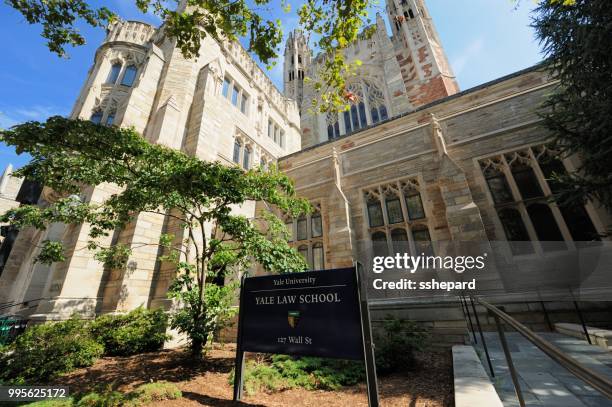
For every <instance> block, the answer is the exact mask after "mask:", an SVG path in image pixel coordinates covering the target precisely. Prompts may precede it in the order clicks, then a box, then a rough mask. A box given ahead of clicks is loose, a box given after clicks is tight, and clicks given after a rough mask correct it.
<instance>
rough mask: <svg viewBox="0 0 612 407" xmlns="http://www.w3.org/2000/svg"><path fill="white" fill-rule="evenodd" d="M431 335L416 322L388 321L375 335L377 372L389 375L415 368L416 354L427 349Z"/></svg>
mask: <svg viewBox="0 0 612 407" xmlns="http://www.w3.org/2000/svg"><path fill="white" fill-rule="evenodd" d="M428 338H429V334H428V333H427V331H426V330H425V329H423V328H422V327H421V326H419V325H418V324H417V323H416V322H414V321H407V320H400V319H397V318H390V319H387V320H386V321H385V322H384V323H383V329H382V330H379V331H376V332H375V335H374V343H375V353H376V371H377V372H378V373H379V374H388V373H393V372H397V371H405V370H410V369H412V368H414V366H415V362H416V359H415V352H416V351H422V350H423V349H424V348H425V344H426V343H427V339H428Z"/></svg>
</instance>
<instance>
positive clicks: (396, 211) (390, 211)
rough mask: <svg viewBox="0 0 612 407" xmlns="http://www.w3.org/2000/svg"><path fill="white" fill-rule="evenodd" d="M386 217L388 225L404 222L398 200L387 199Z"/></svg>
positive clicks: (394, 198)
mask: <svg viewBox="0 0 612 407" xmlns="http://www.w3.org/2000/svg"><path fill="white" fill-rule="evenodd" d="M385 202H386V204H387V216H388V217H389V223H390V224H394V223H400V222H403V221H404V215H403V214H402V204H401V203H400V200H399V198H397V197H393V198H387V199H386V201H385Z"/></svg>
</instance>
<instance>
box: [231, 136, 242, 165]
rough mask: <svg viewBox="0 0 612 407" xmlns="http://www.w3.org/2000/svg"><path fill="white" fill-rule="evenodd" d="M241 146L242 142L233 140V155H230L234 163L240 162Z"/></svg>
mask: <svg viewBox="0 0 612 407" xmlns="http://www.w3.org/2000/svg"><path fill="white" fill-rule="evenodd" d="M241 148H242V144H240V141H238V140H236V141H234V156H233V157H232V161H234V162H235V163H236V164H240V149H241Z"/></svg>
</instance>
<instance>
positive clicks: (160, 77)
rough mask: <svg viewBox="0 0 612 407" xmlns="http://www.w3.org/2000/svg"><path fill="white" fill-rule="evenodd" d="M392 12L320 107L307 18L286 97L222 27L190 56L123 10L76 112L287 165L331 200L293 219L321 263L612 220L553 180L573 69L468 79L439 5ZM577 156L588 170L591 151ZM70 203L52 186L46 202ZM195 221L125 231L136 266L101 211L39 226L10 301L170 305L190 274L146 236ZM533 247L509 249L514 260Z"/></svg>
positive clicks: (179, 143) (313, 196) (59, 308)
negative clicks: (112, 265) (58, 243)
mask: <svg viewBox="0 0 612 407" xmlns="http://www.w3.org/2000/svg"><path fill="white" fill-rule="evenodd" d="M387 14H388V18H389V21H390V23H391V26H392V29H393V35H392V36H391V37H390V36H389V35H388V33H387V29H386V27H385V22H384V20H383V17H382V16H381V15H377V17H376V23H375V24H376V26H375V28H376V30H375V33H374V35H373V36H372V37H371V38H361V39H359V40H358V41H357V42H356V43H354V44H353V45H352V46H351V47H350V48H349V49H348V50H347V51H346V52H347V58H348V60H349V61H352V60H355V59H359V60H361V61H362V62H363V64H362V65H361V68H360V70H359V72H358V74H357V76H356V77H355V78H352V79H351V80H350V81H349V83H348V90H349V91H351V92H353V93H354V94H355V95H356V96H357V99H356V102H355V103H354V104H353V106H351V109H350V110H349V111H348V112H342V113H340V114H336V113H333V114H331V113H328V114H325V115H322V114H312V113H311V112H309V110H308V106H309V105H310V101H311V100H312V98H313V97H314V93H313V90H312V89H311V88H309V86H308V84H307V83H305V82H304V80H303V79H304V76H313V75H316V71H317V68H318V67H319V66H320V64H321V63H322V62H323V60H324V58H325V56H324V55H319V56H317V57H316V58H311V52H310V51H309V50H308V48H307V46H306V42H305V39H304V36H303V35H302V34H301V33H300V32H294V33H292V35H291V36H290V37H289V40H288V43H287V46H286V49H285V72H284V74H285V77H284V83H285V95H284V94H282V93H281V92H280V91H279V90H278V89H276V88H275V87H274V86H273V84H272V82H271V81H270V79H269V78H268V77H267V76H266V75H265V73H264V72H263V71H262V70H261V69H260V68H259V67H258V66H257V64H256V63H255V62H254V61H253V59H252V58H251V57H250V56H249V55H248V53H247V52H246V51H245V50H244V49H243V48H242V47H241V46H240V45H239V44H236V43H229V42H223V43H217V42H215V41H213V40H212V39H210V38H207V39H205V40H204V42H203V44H202V48H201V50H200V57H199V58H198V59H197V60H186V59H184V58H183V57H182V55H181V53H180V51H179V50H178V49H176V47H175V43H174V42H173V41H171V40H170V39H168V38H167V37H166V36H165V35H164V32H163V29H159V28H154V27H152V26H150V25H147V24H144V23H140V22H135V21H119V22H116V23H115V24H114V25H113V26H111V27H109V30H108V35H107V37H106V39H105V41H104V42H103V44H102V45H101V46H100V47H99V49H98V51H97V52H96V55H95V59H94V64H93V66H92V67H91V69H90V70H89V73H88V76H87V79H86V81H85V84H84V86H83V89H82V91H81V94H80V96H79V98H78V100H77V102H76V104H75V106H74V110H73V111H72V115H71V116H72V117H73V118H82V119H91V120H93V121H96V122H99V123H102V124H107V125H117V126H133V127H134V128H135V129H136V130H137V131H139V132H140V133H142V134H143V135H144V137H146V138H147V140H149V141H150V142H152V143H159V144H163V145H166V146H169V147H171V148H175V149H179V150H181V151H183V152H185V153H187V154H190V155H194V156H197V157H199V158H201V159H203V160H211V161H215V160H217V161H221V162H223V163H226V164H227V165H240V166H242V167H245V168H248V167H252V166H256V165H263V166H266V165H268V164H269V163H271V162H278V165H279V166H280V168H281V170H283V171H284V172H286V173H287V174H288V175H289V176H290V177H291V178H292V179H293V180H294V181H295V185H296V189H297V192H298V194H299V195H300V196H303V197H305V198H308V199H309V200H310V201H311V202H312V203H313V204H314V206H315V211H314V212H313V213H312V214H310V215H308V216H307V217H304V218H301V219H286V223H287V227H288V228H289V230H290V231H291V233H292V243H291V244H292V245H293V246H294V247H295V248H296V249H297V250H298V251H299V252H300V253H301V254H302V255H303V256H304V257H305V258H306V259H307V260H308V262H309V263H310V264H311V267H312V268H314V269H324V268H327V269H329V268H336V267H346V266H350V265H352V264H353V262H354V261H356V260H363V258H364V256H365V255H366V254H367V253H392V252H396V251H399V250H400V249H401V250H402V251H408V252H410V253H419V252H424V251H427V250H431V247H432V245H433V244H434V243H436V242H466V241H467V242H485V243H486V242H495V241H511V240H526V241H531V242H532V244H530V247H531V250H532V251H533V253H534V254H535V255H543V254H545V252H546V251H547V247H545V246H543V244H541V243H539V242H538V241H541V240H558V241H561V242H564V245H566V247H567V248H569V249H572V248H575V247H576V244H575V241H580V240H588V237H587V235H588V233H590V232H593V233H603V232H605V231H606V230H607V229H608V228H610V226H611V225H612V219H611V218H610V214H608V213H605V212H604V211H603V210H602V209H601V208H600V207H598V206H597V205H595V204H593V203H587V204H586V205H585V207H584V208H578V209H576V210H575V211H574V212H572V213H569V212H567V211H564V210H562V209H560V208H558V207H556V206H555V205H554V204H552V203H550V202H549V201H547V200H546V198H547V197H548V196H550V195H551V192H552V191H551V188H552V186H551V184H550V183H548V181H547V180H546V178H547V171H548V170H549V167H547V166H546V165H545V164H544V158H547V157H551V156H554V154H555V153H554V151H550V150H549V148H548V147H547V144H548V142H549V141H550V136H549V135H548V133H547V131H546V130H545V129H544V128H543V127H542V125H541V120H540V118H539V116H538V114H537V109H538V108H539V106H540V105H541V103H542V101H543V100H544V98H545V97H546V95H547V92H549V91H550V90H551V89H552V87H553V86H554V85H555V83H554V82H552V81H551V80H550V78H549V77H548V76H547V74H546V73H545V72H542V71H540V70H538V69H537V68H533V69H529V70H526V71H523V72H518V73H516V74H513V75H510V76H508V77H505V78H502V79H499V80H497V81H494V82H491V83H487V84H484V85H481V86H479V87H477V88H474V89H471V90H469V91H465V92H462V93H458V86H457V84H456V82H455V79H454V77H453V74H452V71H451V68H450V66H449V64H448V61H447V59H446V56H445V54H444V51H443V49H442V46H441V44H440V40H439V38H438V35H437V33H436V31H435V28H434V26H433V23H432V21H431V18H430V16H429V14H428V12H427V9H426V7H425V4H424V1H423V0H388V2H387ZM296 100H297V102H296ZM298 103H300V105H301V109H299V106H298ZM300 111H301V116H300ZM277 160H278V161H277ZM561 166H562V167H563V168H565V169H566V170H567V171H575V169H576V167H577V163H576V160H575V158H572V159H569V160H565V161H564V162H563V163H561ZM13 181H14V180H11V179H10V178H7V176H3V178H2V181H1V182H0V194H2V195H0V204H2V205H4V204H5V202H4V201H3V199H4V197H5V195H6V196H8V197H9V199H8V200H6V201H7V205H8V206H7V208H6V209H8V207H10V206H11V205H16V204H17V203H15V199H14V197H13V195H15V194H16V193H15V191H14V190H15V188H18V187H17V186H14V185H13V184H12V182H13ZM525 188H527V189H525ZM534 191H535V193H536V196H525V194H527V193H533V192H534ZM115 192H117V187H116V186H114V185H100V186H97V187H95V188H86V189H84V190H83V191H82V193H81V198H82V199H83V200H85V201H90V202H99V201H101V200H104V199H106V198H107V197H108V196H110V195H111V194H113V193H115ZM54 199H57V197H56V196H55V194H54V193H53V191H50V190H48V189H45V190H43V193H42V196H41V198H40V201H39V203H40V204H41V205H45V204H46V203H47V202H52V201H53V200H54ZM0 209H2V210H4V209H5V208H4V207H3V208H0ZM256 209H257V204H256V203H254V202H250V203H247V204H245V205H243V206H242V207H241V208H236V211H237V212H239V213H242V214H245V215H247V216H253V215H254V211H255V210H256ZM542 220H544V222H542ZM178 230H179V228H178V225H176V224H174V223H173V221H172V219H171V217H168V216H163V215H156V214H140V215H139V216H138V217H137V219H136V220H135V221H134V222H133V223H132V224H131V225H129V226H128V227H126V228H124V229H123V230H120V231H117V232H116V233H115V234H114V235H113V236H109V237H108V239H107V242H106V243H109V244H111V243H124V244H127V245H131V246H132V247H133V254H132V256H131V258H130V259H129V261H128V265H127V267H125V269H122V270H108V269H105V268H104V267H103V265H102V264H101V263H99V262H97V261H96V260H95V259H94V258H93V255H92V253H91V252H89V251H87V250H84V247H85V246H86V243H87V235H88V225H79V226H66V225H59V224H57V225H52V226H51V227H50V228H49V229H48V230H46V231H34V230H22V231H21V232H20V233H19V235H18V236H17V238H16V240H15V242H14V245H13V247H12V251H11V252H10V257H9V258H8V261H7V263H6V264H5V265H4V269H3V271H2V274H1V275H0V302H14V303H22V304H23V303H25V302H28V305H27V306H23V305H20V306H16V307H14V308H13V309H10V310H8V312H10V313H21V314H23V315H26V316H29V317H30V318H32V319H34V320H47V319H61V318H66V317H67V316H69V315H71V314H72V313H73V312H75V311H77V312H80V313H81V314H82V315H84V316H89V317H92V316H94V315H95V314H99V313H105V312H121V311H126V310H130V309H133V308H135V307H137V306H140V305H144V306H148V307H156V306H164V305H168V304H166V301H167V300H166V291H167V289H168V286H169V283H170V281H171V280H172V277H173V275H174V274H173V270H172V268H171V267H169V266H167V265H165V264H160V263H159V262H158V261H157V260H156V259H157V254H158V253H157V249H156V248H154V246H152V245H143V243H156V242H157V241H158V239H159V235H160V234H161V233H164V232H169V233H177V231H178ZM543 233H544V234H546V235H545V236H544V235H543ZM551 237H552V239H548V238H551ZM177 238H180V236H178V237H177ZM44 239H51V240H62V241H63V242H64V244H65V247H66V248H67V254H68V256H67V260H66V261H65V262H62V263H58V264H54V265H53V266H51V267H49V266H45V265H41V264H36V263H35V262H34V261H33V259H34V258H35V257H36V255H37V248H36V245H35V244H32V243H36V242H39V241H42V240H44ZM515 250H516V248H515V247H511V244H510V246H508V247H507V248H506V252H507V253H508V256H510V257H513V255H515V254H517V253H515V252H514V251H515ZM518 254H520V253H518ZM493 280H495V281H492V282H491V285H492V287H493V288H495V287H494V286H495V284H497V283H498V280H499V278H498V277H496V278H493ZM33 301H34V302H33ZM32 304H34V305H32ZM428 315H429V314H428Z"/></svg>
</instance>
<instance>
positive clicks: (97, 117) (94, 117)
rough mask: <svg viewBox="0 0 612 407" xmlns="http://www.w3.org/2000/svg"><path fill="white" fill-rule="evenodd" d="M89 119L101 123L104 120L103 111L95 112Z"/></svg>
mask: <svg viewBox="0 0 612 407" xmlns="http://www.w3.org/2000/svg"><path fill="white" fill-rule="evenodd" d="M89 120H91V121H92V122H93V123H95V124H100V122H101V121H102V111H100V110H97V111H95V112H94V114H92V115H91V119H89Z"/></svg>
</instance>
